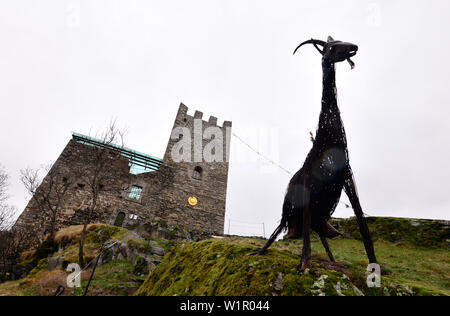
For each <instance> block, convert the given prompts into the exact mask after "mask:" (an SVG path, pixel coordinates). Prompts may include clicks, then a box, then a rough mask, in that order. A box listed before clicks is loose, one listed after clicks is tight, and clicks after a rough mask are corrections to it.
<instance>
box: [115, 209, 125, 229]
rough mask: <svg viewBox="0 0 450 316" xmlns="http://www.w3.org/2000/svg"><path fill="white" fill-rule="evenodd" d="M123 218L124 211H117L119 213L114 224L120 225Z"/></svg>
mask: <svg viewBox="0 0 450 316" xmlns="http://www.w3.org/2000/svg"><path fill="white" fill-rule="evenodd" d="M124 220H125V213H124V212H119V214H117V217H116V221H115V222H114V226H118V227H122V225H123V221H124Z"/></svg>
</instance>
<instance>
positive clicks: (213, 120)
mask: <svg viewBox="0 0 450 316" xmlns="http://www.w3.org/2000/svg"><path fill="white" fill-rule="evenodd" d="M188 110H189V108H188V107H187V106H186V105H184V104H183V103H180V107H179V108H178V113H177V117H176V120H175V122H176V123H178V124H177V125H178V126H183V125H185V124H186V125H190V123H192V122H193V121H194V119H200V120H202V122H203V125H204V126H217V127H219V128H226V127H231V126H232V122H231V121H224V122H223V124H222V126H220V125H217V120H218V119H217V117H215V116H212V115H211V116H210V117H209V119H208V121H206V120H204V119H203V112H201V111H198V110H196V111H195V112H194V115H193V116H192V115H189V114H188Z"/></svg>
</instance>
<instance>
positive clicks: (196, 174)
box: [192, 166, 203, 180]
mask: <svg viewBox="0 0 450 316" xmlns="http://www.w3.org/2000/svg"><path fill="white" fill-rule="evenodd" d="M202 172H203V170H202V168H201V167H198V166H197V167H195V168H194V172H193V173H192V178H194V179H196V180H201V179H202Z"/></svg>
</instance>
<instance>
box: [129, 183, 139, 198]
mask: <svg viewBox="0 0 450 316" xmlns="http://www.w3.org/2000/svg"><path fill="white" fill-rule="evenodd" d="M141 193H142V188H141V187H138V186H137V185H133V186H132V187H131V191H130V194H129V195H128V197H129V198H130V199H136V200H139V199H140V198H141Z"/></svg>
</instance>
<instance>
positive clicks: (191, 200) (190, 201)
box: [188, 196, 198, 206]
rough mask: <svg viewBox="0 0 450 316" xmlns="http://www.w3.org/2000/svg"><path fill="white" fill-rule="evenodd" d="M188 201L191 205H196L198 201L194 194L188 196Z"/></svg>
mask: <svg viewBox="0 0 450 316" xmlns="http://www.w3.org/2000/svg"><path fill="white" fill-rule="evenodd" d="M188 203H189V205H191V206H196V205H197V203H198V200H197V198H196V197H195V196H190V197H189V198H188Z"/></svg>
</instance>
